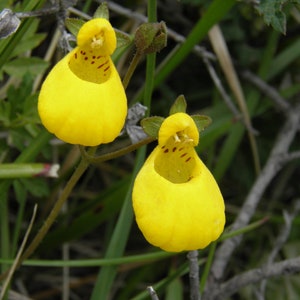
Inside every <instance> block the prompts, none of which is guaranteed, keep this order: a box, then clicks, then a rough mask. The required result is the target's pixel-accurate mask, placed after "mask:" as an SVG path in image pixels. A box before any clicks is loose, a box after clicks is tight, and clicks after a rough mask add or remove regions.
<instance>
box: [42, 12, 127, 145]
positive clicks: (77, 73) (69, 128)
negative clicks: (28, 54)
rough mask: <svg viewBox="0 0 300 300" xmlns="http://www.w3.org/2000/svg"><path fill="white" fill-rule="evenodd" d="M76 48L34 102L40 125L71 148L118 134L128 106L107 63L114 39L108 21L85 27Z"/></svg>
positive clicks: (111, 68)
mask: <svg viewBox="0 0 300 300" xmlns="http://www.w3.org/2000/svg"><path fill="white" fill-rule="evenodd" d="M77 45H78V46H77V47H76V48H75V49H74V50H73V51H71V52H70V53H69V54H67V55H66V56H65V57H64V58H63V59H62V60H61V61H59V62H58V63H57V64H56V65H55V66H54V68H53V69H52V70H51V72H50V73H49V74H48V76H47V78H46V80H45V81H44V83H43V85H42V88H41V92H40V95H39V101H38V111H39V115H40V118H41V121H42V123H43V125H44V126H45V127H46V128H47V129H48V130H49V131H50V132H51V133H54V134H55V135H56V136H57V137H58V138H60V139H61V140H63V141H65V142H67V143H71V144H81V145H84V146H96V145H99V144H102V143H109V142H112V141H113V140H114V139H115V138H116V137H117V136H118V135H119V134H120V132H121V130H122V127H123V125H124V123H125V119H126V114H127V103H126V102H127V100H126V95H125V91H124V88H123V85H122V82H121V80H120V77H119V74H118V72H117V70H116V68H115V66H114V64H113V62H112V60H111V58H110V55H111V54H112V53H113V52H114V50H115V48H116V35H115V32H114V29H113V28H112V26H111V24H110V23H109V21H107V20H106V19H102V18H96V19H92V20H90V21H88V22H86V23H85V24H84V25H83V26H82V27H81V28H80V30H79V32H78V35H77Z"/></svg>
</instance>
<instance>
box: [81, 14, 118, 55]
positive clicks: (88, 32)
mask: <svg viewBox="0 0 300 300" xmlns="http://www.w3.org/2000/svg"><path fill="white" fill-rule="evenodd" d="M77 45H78V47H86V46H90V47H92V48H99V49H101V52H102V55H111V54H112V53H113V52H114V51H115V49H116V46H117V38H116V34H115V31H114V29H113V27H112V26H111V24H110V23H109V21H108V20H106V19H103V18H95V19H92V20H90V21H88V22H86V23H84V24H83V25H82V27H81V28H80V30H79V32H78V35H77Z"/></svg>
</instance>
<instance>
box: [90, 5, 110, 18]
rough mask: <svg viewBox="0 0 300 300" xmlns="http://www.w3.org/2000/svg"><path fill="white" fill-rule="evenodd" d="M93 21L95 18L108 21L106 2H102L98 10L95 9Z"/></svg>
mask: <svg viewBox="0 0 300 300" xmlns="http://www.w3.org/2000/svg"><path fill="white" fill-rule="evenodd" d="M93 18H94V19H96V18H102V19H106V20H109V10H108V6H107V3H106V2H102V3H101V4H100V5H99V6H98V8H97V9H96V11H95V13H94V16H93Z"/></svg>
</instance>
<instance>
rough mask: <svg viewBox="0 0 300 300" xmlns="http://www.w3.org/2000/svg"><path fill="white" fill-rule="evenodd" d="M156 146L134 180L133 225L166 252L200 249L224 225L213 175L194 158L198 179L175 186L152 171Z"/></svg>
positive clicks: (219, 233) (220, 198)
mask: <svg viewBox="0 0 300 300" xmlns="http://www.w3.org/2000/svg"><path fill="white" fill-rule="evenodd" d="M160 151H161V149H160V147H159V146H158V147H156V148H155V149H154V151H153V152H152V153H151V155H150V156H149V158H148V159H147V161H146V162H145V164H144V166H143V167H142V169H141V170H140V172H139V174H138V176H137V177H136V179H135V183H134V188H133V194H132V200H133V208H134V212H135V216H136V222H137V224H138V226H139V228H140V230H141V231H142V233H143V235H144V237H145V238H146V240H147V241H148V242H149V243H151V244H152V245H154V246H157V247H159V248H161V249H163V250H165V251H169V252H181V251H190V250H196V249H202V248H205V247H206V246H208V245H209V244H210V243H211V242H212V241H215V240H216V239H217V238H218V237H219V236H220V235H221V233H222V232H223V230H224V225H225V213H224V209H225V207H224V201H223V197H222V194H221V192H220V190H219V187H218V185H217V183H216V182H215V180H214V178H213V176H212V174H211V173H210V171H209V170H208V169H207V168H206V166H205V165H204V164H203V163H202V161H201V160H200V159H199V158H198V157H197V158H196V166H197V167H196V168H197V171H196V172H195V174H196V173H198V175H197V176H195V177H194V178H192V179H191V180H190V181H187V182H185V183H180V184H174V183H172V182H171V181H169V180H167V179H166V178H164V177H162V176H160V175H159V174H158V173H157V172H156V171H155V168H154V164H155V158H156V156H157V155H158V153H159V152H160Z"/></svg>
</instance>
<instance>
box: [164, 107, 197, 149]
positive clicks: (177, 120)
mask: <svg viewBox="0 0 300 300" xmlns="http://www.w3.org/2000/svg"><path fill="white" fill-rule="evenodd" d="M178 134H180V135H184V136H185V138H186V139H189V140H190V142H191V143H192V144H193V145H194V146H196V145H198V143H199V132H198V129H197V126H196V124H195V122H194V120H193V119H192V118H191V116H189V115H188V114H186V113H175V114H173V115H170V116H169V117H168V118H166V119H165V120H164V122H163V123H162V125H161V127H160V129H159V134H158V144H159V145H165V144H166V143H167V141H168V139H169V138H170V137H174V138H175V139H176V137H178Z"/></svg>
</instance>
